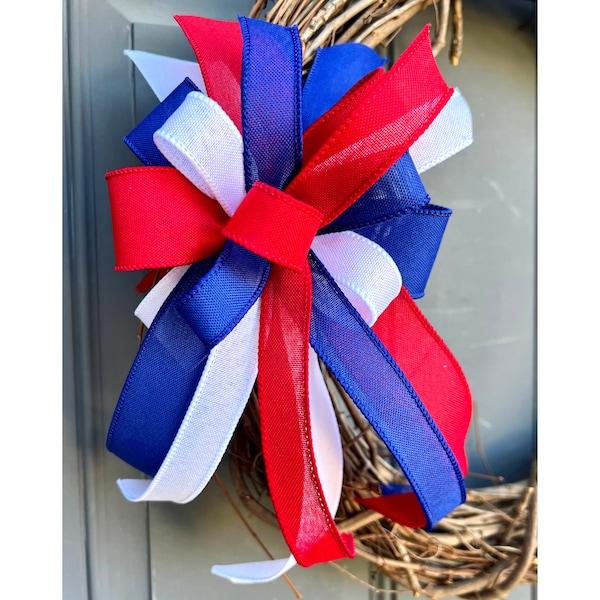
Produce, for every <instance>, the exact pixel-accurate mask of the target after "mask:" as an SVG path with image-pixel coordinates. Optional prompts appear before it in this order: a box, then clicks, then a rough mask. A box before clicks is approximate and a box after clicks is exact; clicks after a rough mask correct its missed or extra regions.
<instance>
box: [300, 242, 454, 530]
mask: <svg viewBox="0 0 600 600" xmlns="http://www.w3.org/2000/svg"><path fill="white" fill-rule="evenodd" d="M309 260H310V264H311V268H312V274H313V303H312V314H311V329H310V343H311V346H312V347H313V348H314V349H315V351H316V352H317V354H318V355H319V357H320V358H321V359H322V360H323V362H324V363H325V364H326V365H327V367H328V368H329V369H330V370H331V372H332V373H333V374H334V375H335V377H336V379H337V380H338V381H339V383H340V385H341V386H342V387H343V388H344V389H345V390H346V392H347V393H348V395H349V396H350V397H351V398H352V400H353V401H354V403H355V404H356V406H357V407H358V408H359V410H360V411H361V412H362V413H363V415H364V416H365V417H366V418H367V420H368V421H369V423H370V424H371V425H372V426H373V429H374V430H375V431H376V432H377V433H378V434H379V436H380V437H381V439H382V440H383V442H384V443H385V445H386V446H387V448H388V449H389V450H390V452H391V453H392V455H393V457H394V458H395V459H396V460H397V462H398V465H399V466H400V468H401V469H402V471H403V472H404V474H405V475H406V478H407V479H408V481H409V483H410V484H411V487H412V489H413V491H414V492H415V494H416V496H417V498H418V500H419V503H420V505H421V507H422V509H423V512H424V514H425V517H426V519H427V528H428V529H431V528H432V527H433V526H434V525H435V524H436V523H437V522H438V521H439V520H440V519H442V518H443V517H445V516H446V515H447V514H448V513H449V512H451V511H452V510H454V509H455V508H456V507H457V506H459V505H460V504H462V503H463V502H464V501H465V498H466V491H465V487H464V481H463V477H462V474H461V471H460V467H459V466H458V463H457V461H456V458H455V456H454V453H453V452H452V450H451V449H450V447H449V446H448V444H447V442H446V440H445V438H444V436H443V435H442V433H441V432H440V431H439V429H438V427H437V425H436V424H435V422H434V421H433V419H432V418H431V416H430V415H429V412H428V411H427V409H426V408H425V406H424V405H423V403H422V402H421V400H420V399H419V397H418V395H417V393H416V392H415V390H414V388H413V387H412V385H411V384H410V382H409V381H408V380H407V379H406V377H405V375H404V373H403V372H402V371H401V369H400V367H399V366H398V365H397V364H396V362H395V361H394V359H393V358H392V357H391V356H390V354H389V352H388V351H387V350H386V348H385V346H384V345H383V344H382V343H381V342H380V341H379V338H377V336H376V335H375V334H374V333H373V331H372V329H371V328H370V327H369V326H368V325H367V324H366V323H365V322H364V320H363V319H362V318H361V317H360V315H359V314H358V312H357V311H356V310H355V308H354V307H353V306H352V304H350V302H349V301H348V300H347V299H346V297H345V296H344V294H343V293H342V292H341V290H340V289H339V287H338V286H337V285H336V283H335V282H334V281H333V279H332V278H331V276H330V275H329V273H328V272H327V270H326V269H325V267H324V266H323V264H322V263H321V262H320V261H319V260H318V258H317V257H316V256H315V255H314V253H313V252H311V253H310V254H309Z"/></svg>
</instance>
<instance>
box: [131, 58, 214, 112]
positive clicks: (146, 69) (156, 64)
mask: <svg viewBox="0 0 600 600" xmlns="http://www.w3.org/2000/svg"><path fill="white" fill-rule="evenodd" d="M123 54H125V56H127V57H129V58H130V59H131V61H132V62H133V64H134V65H135V66H136V67H137V68H138V69H139V71H140V73H141V74H142V75H143V77H144V79H145V80H146V82H147V83H148V85H149V86H150V88H151V89H152V91H153V92H154V94H155V95H156V97H157V98H158V99H159V100H160V101H161V102H162V101H163V100H164V99H165V98H166V97H167V96H168V95H169V94H170V93H171V92H172V91H173V90H174V89H175V88H176V87H177V86H178V85H179V84H180V83H181V82H182V81H183V80H184V79H185V78H186V77H189V78H190V79H191V80H192V81H193V82H194V83H195V84H196V85H197V86H198V88H199V89H200V90H201V91H202V92H204V93H206V87H205V86H204V79H203V77H202V72H201V71H200V67H199V66H198V63H195V62H193V61H189V60H181V59H179V58H171V57H170V56H163V55H161V54H153V53H151V52H142V51H141V50H124V51H123Z"/></svg>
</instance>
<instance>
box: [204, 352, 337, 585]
mask: <svg viewBox="0 0 600 600" xmlns="http://www.w3.org/2000/svg"><path fill="white" fill-rule="evenodd" d="M308 364H309V393H310V418H311V423H313V425H314V426H313V429H312V434H313V435H312V439H313V445H314V451H315V462H316V465H317V470H318V472H319V476H320V479H321V484H322V486H323V494H324V495H325V501H326V502H327V506H328V508H329V511H330V512H331V513H332V514H335V513H336V512H337V509H338V505H339V502H340V497H341V493H342V480H343V467H344V464H343V460H344V458H343V453H342V440H341V437H340V430H339V427H338V423H337V419H336V416H335V412H334V410H333V405H332V403H331V397H330V395H329V391H328V389H327V384H326V383H325V379H324V378H323V374H322V372H321V369H320V366H319V359H318V357H317V355H316V353H315V351H314V350H313V349H312V348H311V349H310V356H309V363H308ZM296 564H297V563H296V559H295V558H294V555H293V554H292V555H290V556H289V557H288V558H287V559H278V560H270V561H262V562H252V563H238V564H231V565H214V566H213V567H212V569H211V572H212V573H213V574H214V575H218V576H219V577H223V578H224V579H228V580H229V581H230V582H231V583H238V584H248V583H266V582H268V581H273V580H274V579H277V578H278V577H281V575H283V574H284V573H286V572H287V571H289V570H290V569H291V568H292V567H293V566H294V565H296Z"/></svg>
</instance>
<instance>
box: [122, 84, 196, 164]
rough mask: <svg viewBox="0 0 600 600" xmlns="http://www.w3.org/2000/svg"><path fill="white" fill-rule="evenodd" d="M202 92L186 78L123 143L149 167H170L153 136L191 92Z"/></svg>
mask: <svg viewBox="0 0 600 600" xmlns="http://www.w3.org/2000/svg"><path fill="white" fill-rule="evenodd" d="M198 91H200V90H199V89H198V88H197V87H196V84H195V83H194V82H193V81H192V80H191V79H190V78H189V77H186V78H185V79H184V80H183V81H182V82H181V83H180V84H179V85H178V86H177V87H176V88H175V89H174V90H173V91H172V92H171V93H170V94H169V95H168V96H167V97H166V98H165V99H164V100H163V101H162V102H161V103H160V104H159V105H158V106H156V107H155V108H154V109H153V110H152V111H150V113H149V114H148V115H147V116H146V117H145V118H144V119H143V120H142V121H140V122H139V123H138V125H137V126H136V127H134V128H133V129H132V131H130V132H129V133H128V134H127V135H126V136H125V137H124V138H123V141H124V142H125V143H126V144H127V145H128V146H129V148H130V150H131V151H132V152H133V153H134V154H135V155H136V156H137V157H138V158H139V159H140V160H141V161H142V162H143V163H144V164H145V165H146V166H147V167H170V166H171V163H170V162H169V161H168V160H167V159H166V158H165V156H164V155H163V154H162V153H161V151H160V150H159V149H158V148H157V146H156V144H155V143H154V140H153V138H152V136H153V135H154V132H155V131H156V130H157V129H160V128H161V127H162V126H163V125H164V124H165V121H166V120H167V119H168V118H169V117H170V116H171V115H172V114H173V113H174V112H175V111H176V110H177V109H178V108H179V107H180V106H181V104H182V103H183V101H184V100H185V98H186V96H187V95H188V94H189V93H190V92H198Z"/></svg>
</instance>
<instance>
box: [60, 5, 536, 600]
mask: <svg viewBox="0 0 600 600" xmlns="http://www.w3.org/2000/svg"><path fill="white" fill-rule="evenodd" d="M252 4H253V2H252V1H251V0H231V1H226V2H223V1H221V2H217V1H206V2H192V1H189V0H176V1H173V2H159V1H158V0H112V1H109V0H67V1H66V3H65V7H64V8H65V13H64V14H65V20H64V23H65V38H64V39H65V54H64V61H65V62H64V65H65V69H64V85H65V88H64V89H65V95H64V107H65V121H64V130H65V153H64V156H65V161H64V164H65V188H64V218H65V223H64V231H65V238H64V239H65V249H64V284H65V288H64V289H65V295H64V316H65V320H64V322H65V330H64V368H65V373H64V477H63V481H64V484H63V485H64V490H63V491H64V496H63V498H64V500H63V510H64V526H63V530H64V542H63V548H64V561H63V564H64V567H63V589H64V592H63V598H64V599H65V600H148V599H149V598H155V599H157V600H188V599H189V600H191V599H194V600H198V599H200V598H211V599H220V598H224V599H225V598H227V599H231V598H235V597H243V598H248V599H252V598H256V599H258V598H261V599H265V598H272V599H277V600H279V599H282V600H287V599H290V598H293V597H295V596H294V593H293V592H292V590H291V588H290V587H289V585H288V584H287V583H286V582H285V581H284V580H283V579H280V580H278V581H275V582H272V583H270V584H266V585H264V586H244V587H237V586H234V585H233V584H230V583H228V582H226V581H224V580H221V579H218V578H216V577H214V576H212V575H211V574H210V565H212V564H213V563H226V562H234V561H246V560H264V559H265V558H266V555H265V554H264V551H263V550H262V549H261V547H260V546H259V545H258V543H257V542H256V540H255V539H254V538H253V537H252V535H251V534H250V532H249V531H248V529H246V528H245V527H244V525H243V524H242V522H241V520H240V518H239V517H238V516H237V515H236V513H235V511H234V509H233V507H232V506H231V504H230V503H229V501H228V500H227V498H226V496H225V494H224V492H223V491H222V490H221V488H220V487H219V486H218V485H217V483H216V482H215V481H213V482H211V484H210V485H209V486H208V488H207V489H206V490H205V491H204V492H203V493H202V494H201V495H200V496H199V497H198V498H197V499H196V500H194V501H193V502H191V503H190V504H187V505H173V504H167V503H152V504H144V503H142V504H134V503H129V502H127V501H126V500H125V499H124V498H123V496H122V495H121V494H120V492H119V490H118V488H117V486H116V483H115V481H116V480H117V479H118V478H123V477H138V476H139V474H138V473H137V472H135V471H134V470H133V469H132V468H131V467H129V466H128V465H126V464H125V463H123V462H122V461H120V460H119V459H118V458H116V457H115V456H113V455H112V454H110V453H108V452H107V451H106V449H105V436H106V432H107V428H108V425H109V423H110V419H111V416H112V412H113V410H114V407H115V404H116V401H117V398H118V396H119V393H120V390H121V386H122V384H123V382H124V379H125V377H126V375H127V372H128V370H129V367H130V365H131V362H132V360H133V358H134V357H135V353H136V350H137V332H138V322H137V320H136V319H135V318H134V316H133V311H134V309H135V307H136V306H137V304H138V303H139V301H140V297H139V295H138V294H137V292H136V291H135V286H136V284H137V283H138V281H139V279H140V273H115V272H114V270H113V264H114V254H113V248H112V227H111V220H110V211H109V203H108V195H107V187H106V183H105V180H104V174H105V173H106V172H107V171H109V170H112V169H115V168H119V167H124V166H129V165H133V164H136V162H135V159H134V157H133V155H132V154H131V153H130V151H129V150H128V149H127V147H126V146H125V144H123V143H122V141H121V140H122V137H123V135H124V134H126V133H128V132H129V131H130V130H131V129H132V128H133V127H134V126H135V124H136V123H137V122H138V121H139V120H140V119H141V118H143V117H144V116H145V115H146V114H147V113H148V112H149V110H151V109H152V108H153V107H154V106H155V104H156V102H157V101H156V99H155V97H154V95H153V94H152V92H151V90H150V89H149V87H148V85H147V84H146V82H145V81H144V80H143V78H141V77H140V76H139V74H138V72H137V71H136V69H135V68H134V67H133V65H132V63H131V62H130V61H129V59H128V58H126V57H125V56H124V55H123V49H125V48H134V49H138V50H146V51H149V52H156V53H159V54H167V55H171V56H176V57H179V58H186V59H190V60H193V59H194V57H193V54H192V52H191V49H190V48H189V46H188V43H187V41H186V40H185V38H184V36H183V34H182V33H181V31H180V29H179V28H178V27H177V25H176V23H175V22H174V20H173V19H172V15H173V14H202V15H203V16H207V17H212V18H218V19H229V20H233V19H235V18H236V15H237V14H238V13H240V14H247V13H248V12H249V10H250V8H251V5H252ZM529 17H530V13H529V12H528V6H527V3H522V2H521V3H519V2H517V3H503V6H502V7H495V5H494V3H489V4H488V3H482V2H473V1H470V2H467V3H466V6H465V20H466V23H467V26H466V31H465V48H464V51H463V57H462V60H461V63H460V66H459V67H450V65H449V64H448V63H447V59H446V58H445V56H444V55H442V56H441V57H440V59H439V63H440V66H441V67H442V70H443V72H444V75H445V76H446V79H447V81H448V82H449V83H450V85H454V86H457V87H459V88H460V90H461V91H462V93H463V95H464V96H465V97H466V98H467V100H468V101H469V103H470V105H471V109H472V112H473V119H474V129H475V143H474V144H473V146H472V147H470V148H468V149H466V150H464V151H463V152H462V153H461V154H460V155H457V156H456V157H453V158H451V159H450V160H448V161H447V162H446V163H444V164H443V165H440V166H439V167H437V168H435V169H433V170H432V171H429V172H427V173H425V174H424V176H423V180H424V183H425V186H426V188H427V190H428V192H429V193H430V195H431V197H432V201H433V202H434V203H437V204H441V205H443V206H447V207H449V208H451V209H453V211H454V214H453V216H452V218H451V219H450V223H449V226H448V228H447V232H446V236H445V238H444V241H443V243H442V246H441V249H440V253H439V255H438V259H437V262H436V265H435V267H434V270H433V274H432V277H431V279H430V283H429V286H428V289H427V293H426V296H425V298H424V299H422V300H420V301H419V304H420V306H421V308H422V310H423V311H424V312H425V314H426V315H427V316H428V318H429V319H430V321H431V322H432V323H433V325H434V326H435V327H436V328H437V330H438V331H439V333H440V334H441V335H442V337H443V338H444V339H445V340H446V342H447V343H448V345H449V346H450V348H451V349H452V350H453V351H454V353H455V354H456V356H457V358H458V359H459V361H460V362H461V364H462V365H463V368H464V370H465V372H466V375H467V378H468V379H469V382H470V384H471V387H472V391H473V397H474V400H475V402H476V407H477V412H476V414H475V419H474V426H473V428H472V432H471V433H470V436H469V440H468V450H469V457H470V463H471V469H472V471H473V472H474V473H480V474H486V473H488V470H490V469H491V470H492V471H493V473H494V474H495V475H499V476H502V477H504V478H505V479H506V480H507V481H515V480H518V479H521V478H524V477H526V476H527V475H528V471H529V465H530V463H531V460H532V458H533V456H534V455H535V426H536V417H535V406H536V404H535V402H536V398H535V368H534V335H535V331H534V290H535V282H534V264H535V257H534V228H535V224H534V212H535V211H534V208H535V206H534V205H535V192H534V182H535V179H534V177H535V175H534V173H535V165H534V139H535V132H534V114H535V67H536V65H535V39H534V35H533V34H532V31H531V29H527V28H522V27H521V25H522V24H523V23H524V22H526V21H527V19H528V18H529ZM433 18H434V17H433V13H432V12H430V11H427V12H426V13H424V14H423V15H420V16H419V19H418V20H417V21H415V22H414V23H411V24H410V26H408V27H406V28H405V30H404V31H403V32H402V35H401V36H400V37H399V38H398V39H397V41H396V42H395V44H394V47H393V48H392V49H391V51H392V52H394V53H396V52H400V51H402V50H403V48H404V47H405V46H406V44H407V43H408V42H409V41H410V40H411V39H412V37H413V36H414V35H415V34H416V33H417V32H418V30H419V29H420V27H421V25H422V24H423V23H425V22H426V21H430V20H432V19H433ZM479 434H480V436H481V440H482V442H483V450H484V454H483V453H482V448H481V447H480V445H479V443H478V436H479ZM226 466H227V465H226V464H225V463H224V464H223V465H222V467H221V468H220V470H219V473H220V476H221V478H222V480H223V481H224V483H225V484H226V485H227V486H228V489H229V490H230V491H231V490H232V488H231V485H230V482H229V478H228V473H227V468H226ZM487 483H488V481H486V480H484V479H481V478H478V477H472V478H470V479H469V481H468V484H469V485H473V486H478V485H482V484H487ZM251 525H252V527H253V528H254V529H255V531H256V532H257V533H258V534H259V536H260V538H261V540H262V541H263V542H264V543H265V544H266V545H267V546H268V548H269V550H270V551H271V552H272V553H273V554H274V555H275V556H278V557H284V556H286V555H287V553H288V552H287V549H286V547H285V545H284V543H283V541H282V538H281V536H280V534H279V533H278V532H277V531H275V530H273V529H271V528H270V527H269V526H268V525H265V524H263V523H261V522H259V521H258V520H257V519H256V518H254V519H253V520H252V521H251ZM340 566H342V567H343V568H344V569H346V570H347V571H349V572H350V573H351V574H354V575H356V576H357V577H359V578H361V579H368V578H369V571H370V567H369V565H368V564H367V563H365V562H361V561H360V560H359V559H356V560H354V561H342V562H341V563H340ZM289 577H290V579H291V581H292V582H293V584H294V585H295V586H296V588H297V589H298V590H299V592H300V593H301V594H302V595H303V596H304V598H313V599H315V600H320V599H326V598H327V599H333V598H340V599H341V598H344V599H347V600H350V599H353V598H356V599H366V598H369V597H371V596H372V597H373V598H374V597H375V595H374V594H373V592H372V591H370V590H369V589H368V588H367V587H365V586H362V585H361V584H360V583H358V582H357V581H356V580H354V579H352V577H351V576H350V575H348V574H347V573H343V572H341V571H340V570H339V569H338V568H336V567H334V566H332V565H318V566H316V567H313V568H311V569H302V568H300V567H296V568H295V569H293V570H292V571H291V572H290V573H289ZM370 581H371V583H372V584H373V585H375V586H381V587H385V586H387V585H388V584H386V583H385V582H384V581H382V580H380V579H377V578H376V577H375V578H371V579H370ZM534 592H535V589H532V588H530V587H529V586H522V587H519V588H517V590H516V591H514V592H512V593H511V595H510V598H513V599H515V600H516V599H520V598H522V599H525V598H529V597H531V596H532V595H534ZM377 597H378V598H384V597H385V596H384V595H381V594H380V595H378V596H377ZM389 597H390V598H392V597H395V595H393V594H390V595H389Z"/></svg>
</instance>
